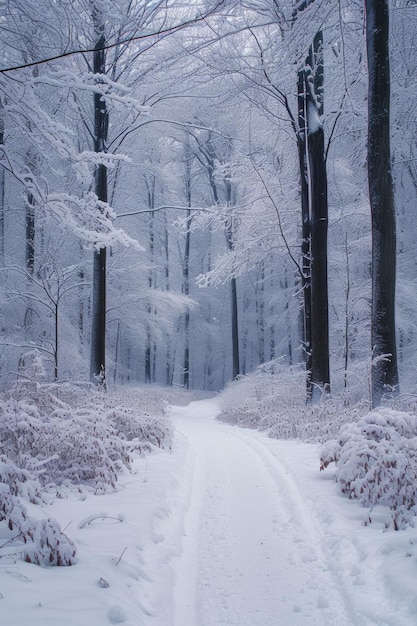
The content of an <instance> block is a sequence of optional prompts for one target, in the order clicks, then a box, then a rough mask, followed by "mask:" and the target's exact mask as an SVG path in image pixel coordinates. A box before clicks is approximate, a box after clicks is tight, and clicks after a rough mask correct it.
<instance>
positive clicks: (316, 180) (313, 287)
mask: <svg viewBox="0 0 417 626" xmlns="http://www.w3.org/2000/svg"><path fill="white" fill-rule="evenodd" d="M322 115H323V36H322V32H321V31H319V32H317V34H316V36H315V38H314V42H313V44H312V46H311V48H310V52H309V55H308V57H307V59H306V62H305V66H304V69H303V70H301V71H300V72H299V73H298V119H299V137H298V154H299V162H300V174H301V210H302V222H303V242H302V258H303V291H304V332H305V349H306V370H307V401H316V400H319V399H320V398H321V396H322V393H323V392H324V393H328V392H330V365H329V314H328V279H327V230H328V201H327V172H326V158H325V148H324V130H323V125H322V121H321V116H322Z"/></svg>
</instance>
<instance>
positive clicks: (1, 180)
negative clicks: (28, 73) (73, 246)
mask: <svg viewBox="0 0 417 626" xmlns="http://www.w3.org/2000/svg"><path fill="white" fill-rule="evenodd" d="M3 145H4V114H3V107H2V105H1V102H0V149H1V147H2V146H3ZM5 192H6V189H5V170H4V167H2V166H1V165H0V267H1V266H3V265H4V253H5V245H4V234H5V233H4V220H5V206H4V202H5V196H6V193H5Z"/></svg>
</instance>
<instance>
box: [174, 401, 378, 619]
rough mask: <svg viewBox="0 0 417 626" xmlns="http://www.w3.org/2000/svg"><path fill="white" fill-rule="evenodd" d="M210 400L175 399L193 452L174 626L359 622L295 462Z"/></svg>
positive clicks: (178, 419) (177, 422)
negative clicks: (223, 415)
mask: <svg viewBox="0 0 417 626" xmlns="http://www.w3.org/2000/svg"><path fill="white" fill-rule="evenodd" d="M216 413H218V409H217V407H216V404H215V403H214V402H213V401H212V400H211V401H201V402H193V403H191V405H189V406H188V407H173V414H172V417H173V421H174V424H175V426H176V429H177V432H178V434H179V435H178V436H182V437H184V438H185V439H186V441H187V442H188V446H189V452H190V477H189V478H190V482H189V493H188V502H189V506H188V510H187V511H186V513H185V516H184V529H183V534H184V536H183V541H182V554H181V555H180V557H179V560H178V563H177V564H176V566H175V570H176V572H177V581H176V588H175V592H174V593H175V598H174V600H175V621H174V624H175V626H185V625H186V626H214V625H216V626H226V625H227V626H280V625H282V626H307V625H308V626H315V625H319V624H320V626H325V625H329V626H334V625H335V624H337V625H338V626H345V625H346V626H348V625H349V626H351V625H352V624H356V625H359V624H361V625H362V624H365V623H372V622H368V621H366V622H364V621H361V620H360V618H359V616H356V617H355V616H354V615H352V614H351V612H350V610H349V603H348V602H346V601H345V598H344V596H343V592H342V587H341V585H340V581H339V580H338V578H337V576H335V575H334V572H333V571H332V570H331V568H330V567H328V565H327V562H326V558H325V556H324V554H323V553H322V551H321V548H320V536H319V534H318V532H317V522H316V520H315V519H314V516H313V515H312V514H311V512H310V510H309V508H308V506H307V505H306V504H305V502H304V499H303V497H302V495H301V493H300V492H299V490H298V489H297V485H296V484H295V482H294V481H293V479H292V477H291V476H290V475H289V474H288V470H287V469H286V468H285V467H284V466H283V465H282V464H281V463H280V461H279V459H278V458H277V457H276V456H275V455H274V454H273V453H272V452H271V450H270V449H269V447H267V446H265V445H263V443H262V440H261V439H258V438H255V437H254V436H253V433H252V432H246V431H244V430H241V429H238V428H233V427H230V426H228V425H225V424H221V423H219V422H216V421H215V420H214V417H215V415H216Z"/></svg>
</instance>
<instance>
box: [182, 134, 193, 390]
mask: <svg viewBox="0 0 417 626" xmlns="http://www.w3.org/2000/svg"><path fill="white" fill-rule="evenodd" d="M185 195H186V202H187V207H188V209H187V232H186V234H185V248H184V262H183V268H182V285H183V287H182V288H183V293H184V295H185V296H189V295H190V245H191V153H190V150H189V147H188V146H187V150H186V154H185ZM182 385H183V387H185V389H189V388H190V309H189V308H188V307H187V309H186V311H185V315H184V363H183V375H182Z"/></svg>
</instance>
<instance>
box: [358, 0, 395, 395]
mask: <svg viewBox="0 0 417 626" xmlns="http://www.w3.org/2000/svg"><path fill="white" fill-rule="evenodd" d="M365 11H366V46H367V55H368V74H369V85H368V87H369V89H368V179H369V200H370V205H371V217H372V313H371V341H372V357H373V367H372V375H371V376H372V380H371V394H372V397H371V403H372V407H376V406H378V405H379V404H381V402H382V401H383V397H384V395H385V394H386V393H388V394H392V393H398V391H399V379H398V368H397V349H396V341H395V281H396V219H395V204H394V191H393V180H392V172H391V148H390V66H389V8H388V2H387V0H365Z"/></svg>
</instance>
